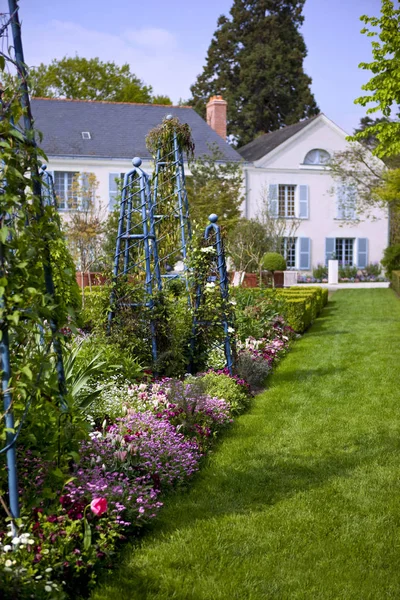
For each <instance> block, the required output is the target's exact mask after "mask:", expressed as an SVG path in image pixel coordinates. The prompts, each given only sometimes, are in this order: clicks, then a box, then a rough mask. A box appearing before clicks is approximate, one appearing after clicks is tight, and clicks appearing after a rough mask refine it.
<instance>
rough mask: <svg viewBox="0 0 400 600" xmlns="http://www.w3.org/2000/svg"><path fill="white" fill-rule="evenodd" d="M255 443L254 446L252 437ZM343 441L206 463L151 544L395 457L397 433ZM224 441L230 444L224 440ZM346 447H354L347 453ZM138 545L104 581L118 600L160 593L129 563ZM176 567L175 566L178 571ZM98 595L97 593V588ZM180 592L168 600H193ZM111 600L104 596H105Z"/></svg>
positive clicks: (169, 506)
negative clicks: (329, 448) (324, 450)
mask: <svg viewBox="0 0 400 600" xmlns="http://www.w3.org/2000/svg"><path fill="white" fill-rule="evenodd" d="M254 441H255V446H256V442H257V438H256V437H255V440H254ZM346 441H347V443H346V445H343V447H342V448H341V449H339V450H337V452H336V453H335V454H332V455H331V454H330V455H329V456H324V457H321V458H316V457H315V456H312V455H309V454H304V455H295V454H294V453H293V454H292V455H290V454H289V455H288V454H283V453H282V454H281V455H279V454H278V453H275V454H273V453H270V452H267V451H266V452H261V451H258V452H257V451H254V452H253V453H252V454H251V456H249V457H248V459H247V455H246V454H245V453H243V454H241V453H238V452H237V451H236V453H235V455H236V456H237V460H236V461H235V460H233V463H232V464H231V466H226V465H224V466H221V467H218V465H217V466H215V467H214V466H213V464H212V462H211V463H209V465H208V466H207V467H206V468H205V470H204V471H203V472H202V473H200V474H198V475H197V476H196V478H195V481H193V482H192V487H191V488H190V489H189V490H188V491H186V492H179V493H177V494H174V495H172V496H170V497H169V498H167V500H166V506H165V508H164V509H163V511H162V514H161V516H160V517H159V519H158V521H157V522H155V523H153V524H152V526H151V527H149V528H148V534H150V544H151V546H153V547H154V546H156V545H157V539H158V537H159V539H160V543H165V542H167V543H168V539H169V537H170V536H171V537H174V536H175V534H176V533H177V534H178V535H179V536H182V540H184V539H185V535H186V534H185V531H186V530H193V534H194V535H196V534H197V535H198V530H196V528H195V525H196V524H197V523H198V522H199V521H205V520H213V521H214V522H215V525H214V526H215V528H218V521H219V519H225V517H226V516H230V515H232V516H233V515H235V516H240V515H243V516H245V515H252V514H254V513H257V512H265V511H268V510H269V508H272V507H273V506H274V505H277V504H278V503H279V502H281V501H284V500H286V499H288V498H291V497H293V496H296V495H297V494H304V493H305V492H308V491H311V490H315V489H318V488H320V487H322V486H324V485H326V484H327V483H329V481H331V480H332V479H335V478H350V477H351V476H352V473H353V471H354V470H355V469H357V468H359V467H360V466H365V465H368V464H371V463H373V462H374V461H376V460H377V458H378V457H379V456H383V455H385V456H388V454H392V453H396V454H399V450H400V440H399V438H398V436H396V435H393V436H386V437H384V436H382V435H381V436H376V442H375V443H374V441H373V440H372V439H371V437H370V436H368V438H367V439H363V438H362V437H361V438H358V439H355V440H346ZM226 443H228V444H229V440H227V442H226ZM348 448H353V449H352V451H349V450H348ZM224 526H226V523H225V525H224ZM232 527H234V523H232ZM190 535H192V534H190ZM238 544H240V540H238ZM138 545H140V542H136V547H135V544H129V545H127V547H126V548H125V549H124V551H123V553H122V557H121V558H122V561H121V566H120V568H119V569H118V570H117V571H116V573H115V574H114V576H113V578H112V581H109V582H106V581H105V580H104V581H103V582H104V583H105V584H106V585H107V583H109V584H111V585H115V589H116V590H118V598H119V600H125V599H126V600H128V599H129V600H133V599H139V598H140V599H146V598H153V597H155V596H153V594H154V593H157V592H159V591H160V590H162V578H157V579H155V578H154V573H152V571H151V569H149V570H147V572H146V570H144V569H143V570H141V569H138V567H137V565H136V564H135V563H134V561H133V562H130V559H131V557H132V553H135V552H138V551H139V552H140V549H138V548H137V546H138ZM171 558H172V557H171ZM170 566H171V565H170ZM180 567H181V565H179V564H177V567H176V568H177V569H178V571H179V569H180ZM133 590H135V593H134V594H133V593H132V592H133ZM97 591H98V592H101V587H100V589H98V590H97ZM179 593H180V592H179V589H178V588H177V589H176V590H175V589H174V596H173V597H174V598H177V599H179V600H197V599H196V598H194V597H192V596H188V595H187V591H186V593H185V596H180V595H179ZM110 597H111V596H110V595H107V594H105V595H104V598H107V599H108V598H110ZM162 597H163V598H164V596H162ZM96 598H97V600H101V599H102V598H103V596H102V595H100V594H99V595H96Z"/></svg>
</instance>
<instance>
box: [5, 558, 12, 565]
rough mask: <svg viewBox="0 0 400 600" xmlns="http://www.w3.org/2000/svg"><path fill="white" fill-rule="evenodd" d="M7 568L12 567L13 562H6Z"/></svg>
mask: <svg viewBox="0 0 400 600" xmlns="http://www.w3.org/2000/svg"><path fill="white" fill-rule="evenodd" d="M4 564H5V566H6V567H11V566H12V560H10V559H8V560H6V562H5V563H4Z"/></svg>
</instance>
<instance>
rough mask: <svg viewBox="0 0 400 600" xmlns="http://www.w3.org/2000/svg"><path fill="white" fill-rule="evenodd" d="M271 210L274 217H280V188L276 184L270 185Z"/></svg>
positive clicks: (269, 199)
mask: <svg viewBox="0 0 400 600" xmlns="http://www.w3.org/2000/svg"><path fill="white" fill-rule="evenodd" d="M268 201H269V210H270V213H271V215H272V216H273V217H277V216H278V186H277V185H276V184H270V186H269V193H268Z"/></svg>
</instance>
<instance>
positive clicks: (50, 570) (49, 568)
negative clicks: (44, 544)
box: [44, 567, 53, 573]
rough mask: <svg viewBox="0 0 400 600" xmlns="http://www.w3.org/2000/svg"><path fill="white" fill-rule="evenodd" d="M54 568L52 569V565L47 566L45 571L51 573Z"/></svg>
mask: <svg viewBox="0 0 400 600" xmlns="http://www.w3.org/2000/svg"><path fill="white" fill-rule="evenodd" d="M52 570H53V569H52V568H51V567H47V569H45V571H44V572H45V573H51V572H52Z"/></svg>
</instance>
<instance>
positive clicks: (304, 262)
mask: <svg viewBox="0 0 400 600" xmlns="http://www.w3.org/2000/svg"><path fill="white" fill-rule="evenodd" d="M299 244H300V247H299V249H300V252H299V255H300V256H299V259H300V260H299V269H304V270H305V271H308V270H309V269H311V240H310V238H299Z"/></svg>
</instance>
